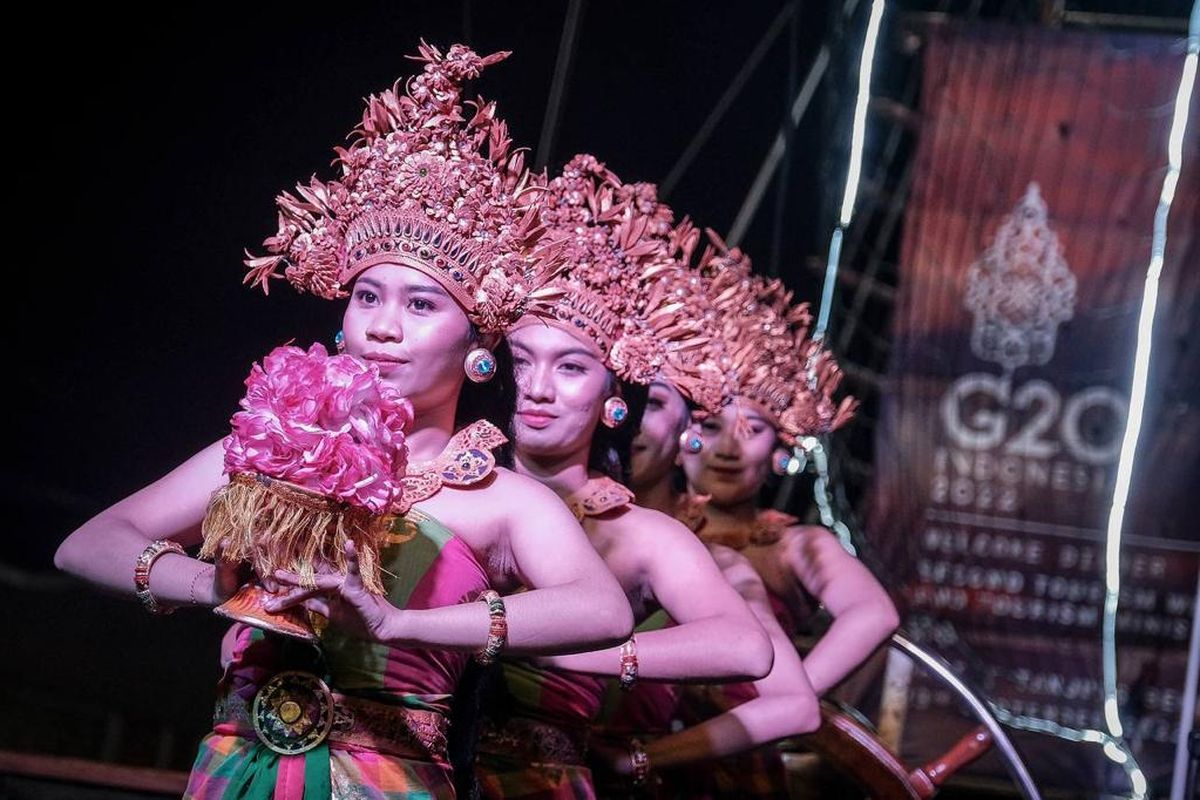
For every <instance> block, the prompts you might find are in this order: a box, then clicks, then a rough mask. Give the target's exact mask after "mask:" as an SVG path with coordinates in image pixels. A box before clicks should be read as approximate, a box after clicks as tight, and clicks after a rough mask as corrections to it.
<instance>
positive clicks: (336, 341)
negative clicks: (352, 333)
mask: <svg viewBox="0 0 1200 800" xmlns="http://www.w3.org/2000/svg"><path fill="white" fill-rule="evenodd" d="M333 346H334V348H335V349H336V350H337V351H338V353H339V354H341V353H344V352H346V332H345V331H338V332H337V334H335V335H334V337H333Z"/></svg>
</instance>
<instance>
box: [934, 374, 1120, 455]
mask: <svg viewBox="0 0 1200 800" xmlns="http://www.w3.org/2000/svg"><path fill="white" fill-rule="evenodd" d="M1012 410H1016V411H1018V412H1032V413H1029V414H1028V416H1026V414H1025V413H1021V414H1020V415H1019V416H1021V417H1022V418H1023V421H1022V422H1020V423H1019V424H1016V425H1014V424H1013V420H1012V418H1013V417H1014V416H1017V415H1013V414H1012V413H1011V411H1012ZM1128 411H1129V404H1128V402H1127V401H1126V399H1125V398H1124V397H1122V396H1121V395H1120V394H1119V393H1118V392H1117V391H1116V390H1115V389H1111V388H1109V387H1107V386H1089V387H1087V388H1085V389H1081V390H1080V391H1078V392H1076V393H1075V394H1072V395H1070V396H1069V397H1067V398H1065V399H1064V398H1063V396H1062V394H1061V393H1059V391H1058V390H1057V389H1055V388H1054V387H1053V386H1051V385H1050V384H1049V383H1047V382H1046V381H1041V380H1032V381H1029V382H1028V383H1023V384H1021V385H1020V386H1018V387H1016V388H1015V389H1014V388H1013V385H1012V382H1011V381H1010V380H1009V379H1007V378H1001V377H998V376H996V375H989V374H987V373H983V372H972V373H969V374H967V375H963V376H962V377H961V378H959V379H958V380H956V381H955V382H954V383H953V384H951V386H950V388H949V390H947V392H946V393H945V394H944V395H943V396H942V402H941V417H942V423H943V424H944V425H945V427H946V431H947V432H948V433H949V435H950V438H951V440H952V441H953V442H954V444H955V445H956V446H957V447H960V448H962V449H964V450H999V451H1000V452H1002V453H1004V454H1005V455H1014V456H1024V457H1027V458H1035V459H1048V458H1052V457H1054V456H1056V455H1058V454H1059V453H1061V452H1062V451H1063V450H1064V449H1065V451H1066V452H1067V453H1068V454H1069V455H1070V456H1071V457H1072V458H1074V459H1075V460H1076V461H1078V462H1080V463H1082V464H1088V465H1090V466H1102V465H1105V464H1111V463H1114V462H1116V460H1117V456H1118V455H1119V453H1120V451H1121V437H1122V435H1123V434H1124V423H1125V416H1126V414H1127V413H1128Z"/></svg>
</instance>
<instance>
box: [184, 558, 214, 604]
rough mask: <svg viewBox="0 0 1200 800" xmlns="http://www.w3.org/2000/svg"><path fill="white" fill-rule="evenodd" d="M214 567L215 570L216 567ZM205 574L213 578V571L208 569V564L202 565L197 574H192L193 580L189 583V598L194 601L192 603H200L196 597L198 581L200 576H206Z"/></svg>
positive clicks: (210, 578)
mask: <svg viewBox="0 0 1200 800" xmlns="http://www.w3.org/2000/svg"><path fill="white" fill-rule="evenodd" d="M213 569H214V571H215V570H216V567H214V568H213ZM205 575H207V576H208V578H209V580H212V573H210V572H209V571H208V566H207V565H205V566H202V567H200V569H199V570H197V571H196V574H195V575H193V576H192V582H191V583H190V584H188V599H189V600H191V601H192V605H194V606H198V605H200V601H199V600H197V599H196V581H198V580H200V578H202V577H204V576H205Z"/></svg>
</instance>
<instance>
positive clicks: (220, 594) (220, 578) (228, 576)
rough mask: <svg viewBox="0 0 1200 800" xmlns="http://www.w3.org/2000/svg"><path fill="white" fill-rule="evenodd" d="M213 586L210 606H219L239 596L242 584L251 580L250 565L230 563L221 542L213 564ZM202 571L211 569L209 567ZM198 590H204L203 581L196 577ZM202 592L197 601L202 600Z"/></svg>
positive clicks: (223, 544)
mask: <svg viewBox="0 0 1200 800" xmlns="http://www.w3.org/2000/svg"><path fill="white" fill-rule="evenodd" d="M211 568H212V571H213V572H212V586H211V588H210V590H209V591H211V592H212V594H211V595H210V596H209V597H208V598H207V600H208V604H209V605H213V606H219V605H221V603H224V602H225V601H226V600H228V599H229V598H231V597H233V596H234V595H235V594H237V590H238V589H240V588H241V586H242V584H243V583H245V582H246V581H247V580H249V579H250V577H251V575H250V565H249V564H245V563H242V562H238V561H230V560H228V559H227V558H225V543H224V542H221V543H220V544H218V545H217V552H216V553H215V554H214V555H213V562H212V567H211ZM201 569H209V567H208V566H204V567H201ZM195 580H196V583H197V588H199V589H203V583H201V581H202V580H203V579H202V578H201V577H200V576H196V579H195ZM202 594H203V593H202V592H201V591H198V592H196V595H195V599H196V600H200V601H201V602H203V601H202V600H201V595H202Z"/></svg>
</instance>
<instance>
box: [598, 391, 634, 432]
mask: <svg viewBox="0 0 1200 800" xmlns="http://www.w3.org/2000/svg"><path fill="white" fill-rule="evenodd" d="M628 416H629V406H627V405H625V401H624V400H622V399H621V398H619V397H610V398H608V399H607V400H605V401H604V413H603V414H602V415H601V417H600V421H601V422H603V423H604V427H606V428H615V427H617V426H619V425H620V424H621V423H622V422H624V421H625V418H626V417H628Z"/></svg>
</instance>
